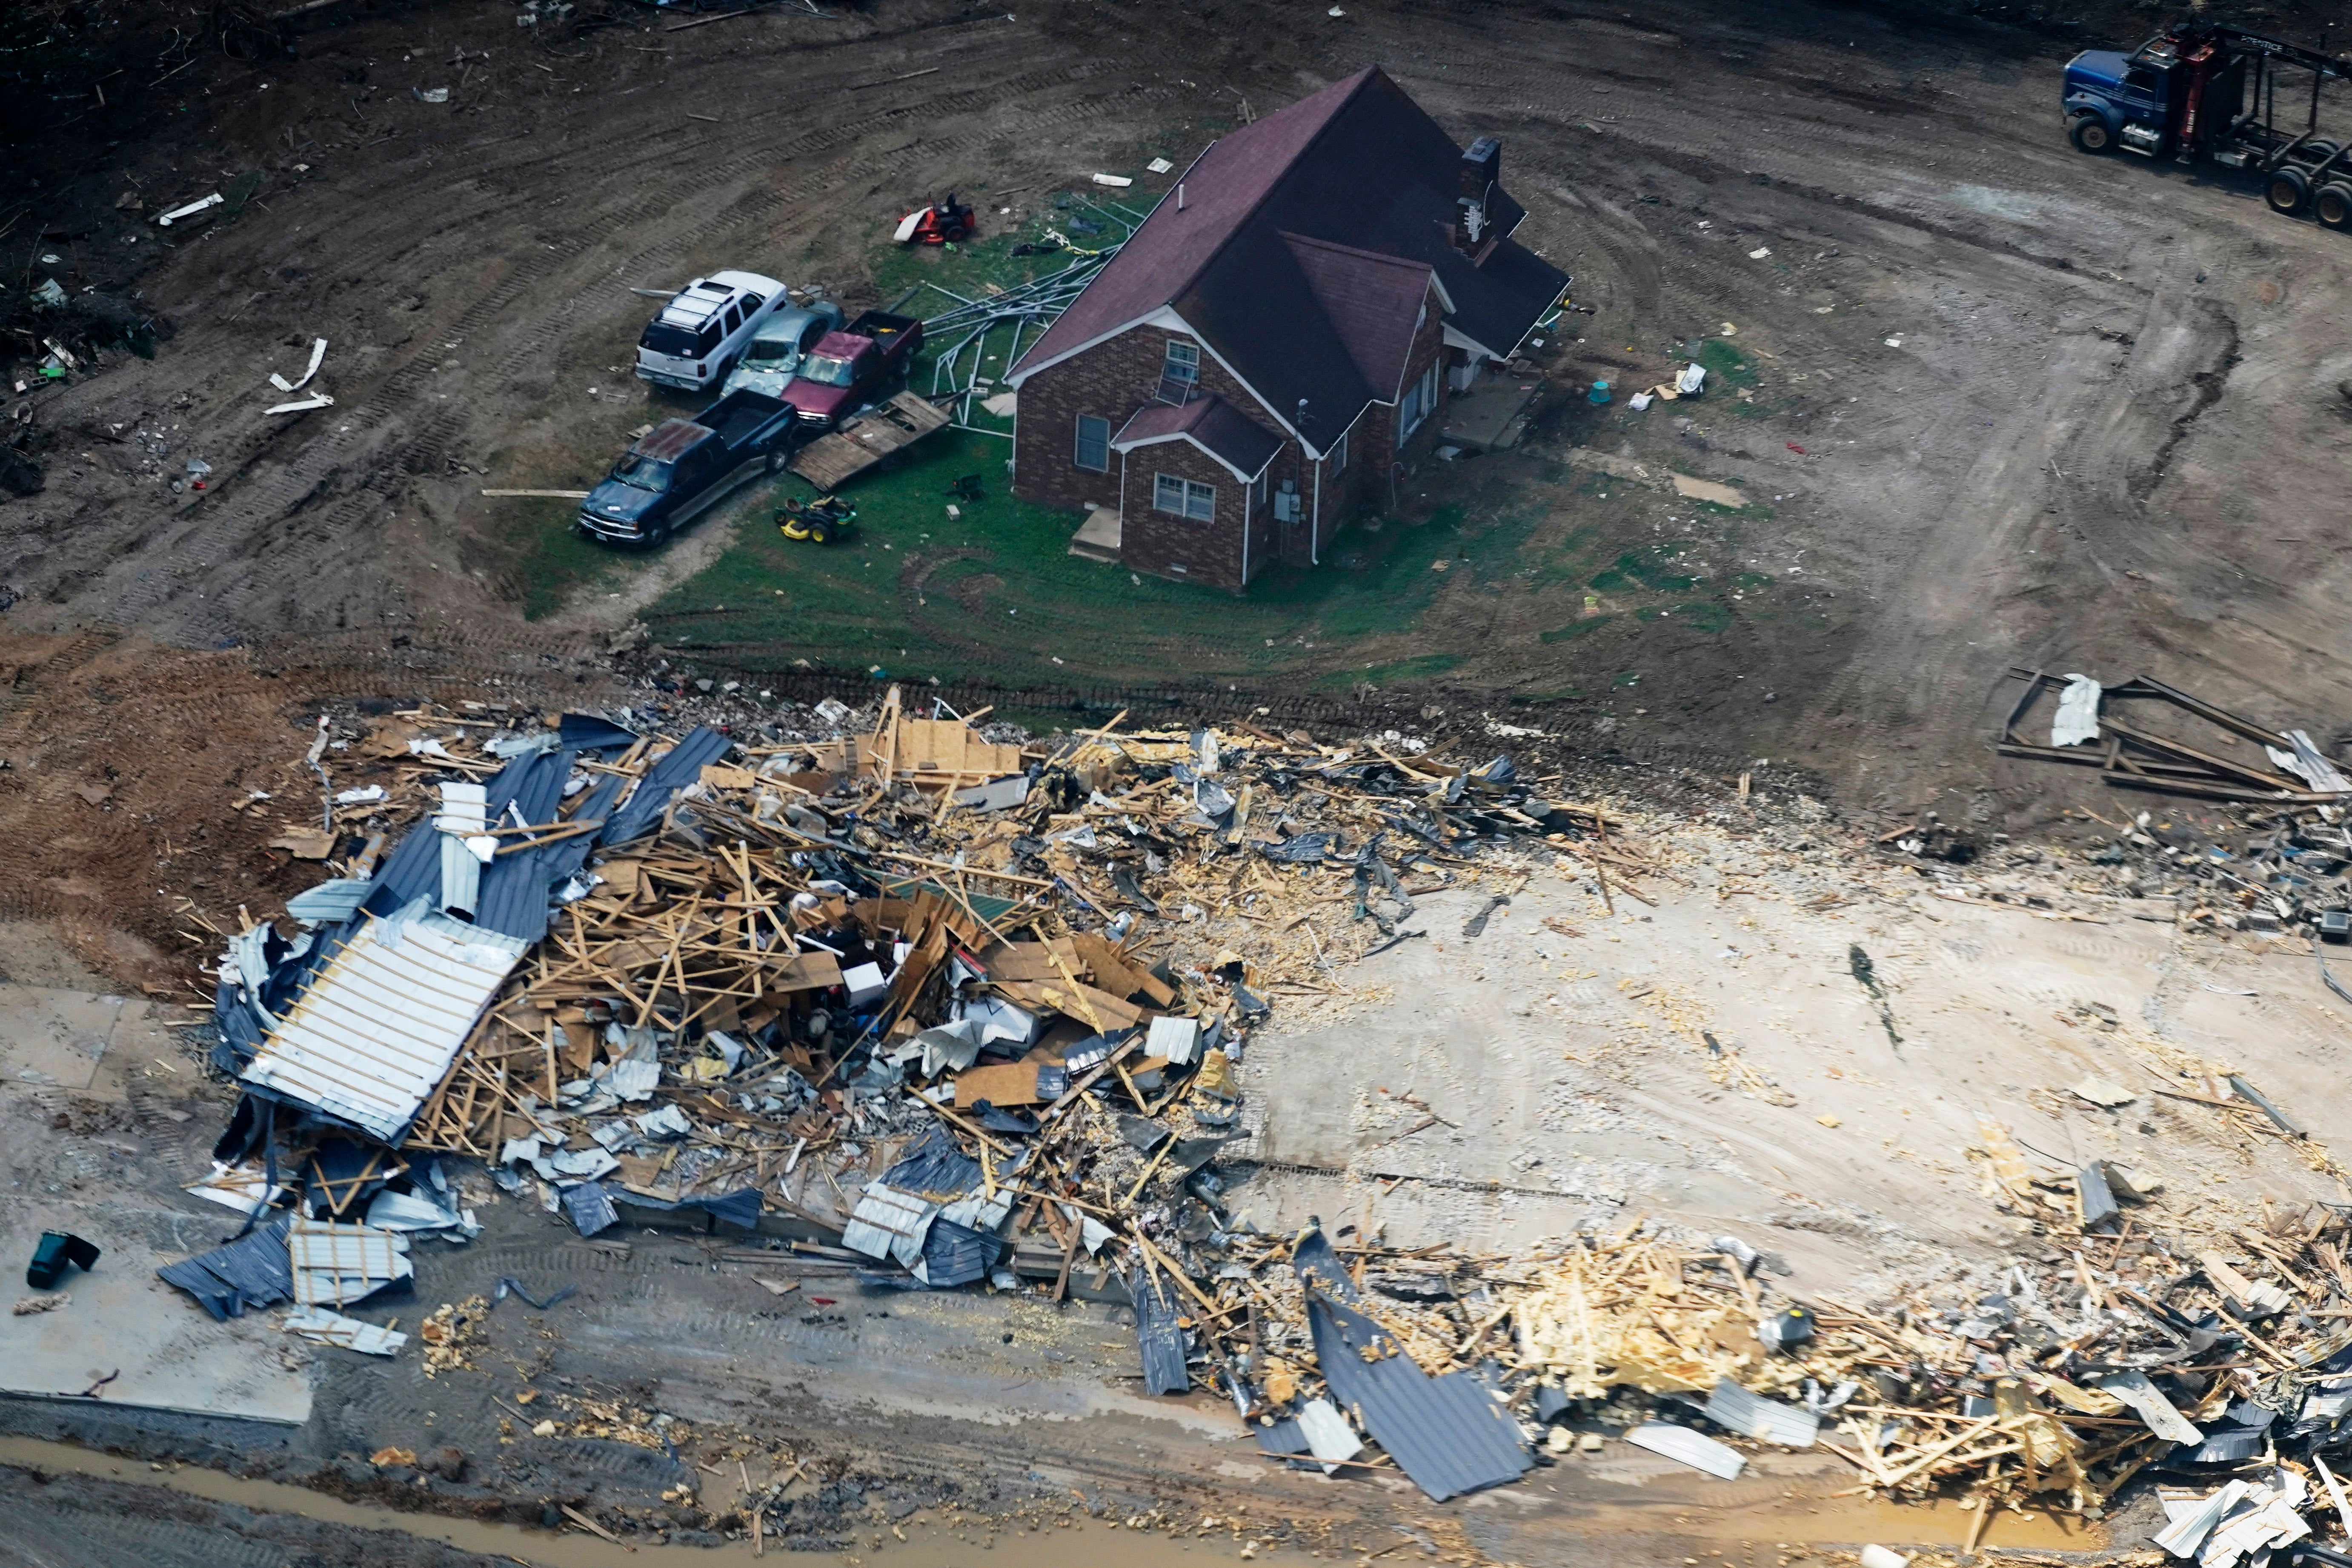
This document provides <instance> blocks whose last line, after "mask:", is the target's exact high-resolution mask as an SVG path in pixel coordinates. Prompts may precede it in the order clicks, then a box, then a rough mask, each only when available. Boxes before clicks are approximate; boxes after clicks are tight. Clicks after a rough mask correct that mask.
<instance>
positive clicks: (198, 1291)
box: [155, 1217, 294, 1320]
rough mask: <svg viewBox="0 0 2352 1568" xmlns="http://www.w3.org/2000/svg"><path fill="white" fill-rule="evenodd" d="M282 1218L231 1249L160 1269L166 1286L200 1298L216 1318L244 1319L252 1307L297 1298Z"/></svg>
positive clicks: (285, 1224) (203, 1254)
mask: <svg viewBox="0 0 2352 1568" xmlns="http://www.w3.org/2000/svg"><path fill="white" fill-rule="evenodd" d="M288 1223H289V1222H288V1221H287V1220H286V1219H284V1218H282V1217H281V1218H279V1219H277V1220H275V1221H272V1222H271V1223H270V1224H268V1225H267V1226H262V1227H261V1228H260V1229H258V1230H256V1231H254V1232H253V1233H252V1234H250V1235H248V1236H247V1237H244V1238H243V1239H241V1240H238V1241H232V1242H230V1243H229V1244H228V1245H227V1246H226V1247H215V1248H213V1250H211V1251H210V1252H204V1253H199V1254H197V1255H196V1256H195V1257H194V1258H183V1259H182V1260H181V1261H179V1262H177V1263H167V1264H165V1265H164V1266H163V1268H158V1269H157V1270H155V1272H156V1274H157V1275H158V1276H160V1277H161V1278H162V1279H163V1282H164V1283H165V1284H166V1285H176V1286H178V1287H179V1288H180V1289H183V1290H185V1291H186V1292H187V1293H188V1294H189V1295H191V1296H194V1298H195V1299H196V1300H197V1302H198V1303H199V1304H201V1305H202V1306H203V1308H204V1310H205V1311H207V1312H210V1313H211V1314H212V1315H213V1316H214V1317H215V1318H218V1319H222V1320H226V1319H229V1318H237V1317H243V1316H244V1315H245V1310H246V1309H247V1308H248V1307H268V1306H274V1305H276V1304H277V1303H278V1302H279V1301H283V1300H289V1298H291V1297H292V1296H293V1294H294V1266H293V1264H292V1262H291V1261H290V1260H289V1258H288V1256H287V1251H286V1227H287V1225H288Z"/></svg>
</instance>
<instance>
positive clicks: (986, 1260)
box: [915, 1215, 1004, 1290]
mask: <svg viewBox="0 0 2352 1568" xmlns="http://www.w3.org/2000/svg"><path fill="white" fill-rule="evenodd" d="M1003 1256H1004V1242H1003V1240H1002V1239H1000V1238H999V1237H993V1236H991V1235H989V1234H988V1233H987V1232H986V1231H982V1230H974V1229H972V1227H971V1226H968V1225H958V1224H957V1223H956V1222H955V1221H953V1220H951V1219H949V1218H948V1217H947V1216H946V1215H933V1216H932V1219H931V1228H930V1229H929V1231H928V1232H926V1233H925V1234H924V1237H923V1261H922V1264H921V1266H920V1267H919V1268H917V1269H916V1270H915V1273H916V1275H917V1277H918V1278H919V1279H921V1280H922V1281H923V1283H924V1284H926V1285H929V1287H931V1288H932V1289H935V1290H949V1289H954V1288H955V1287H956V1286H958V1285H969V1284H971V1282H972V1281H973V1280H975V1279H986V1278H987V1277H988V1271H989V1270H990V1269H992V1268H995V1267H996V1260H997V1259H998V1258H1003Z"/></svg>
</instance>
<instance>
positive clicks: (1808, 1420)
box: [1705, 1378, 1822, 1448]
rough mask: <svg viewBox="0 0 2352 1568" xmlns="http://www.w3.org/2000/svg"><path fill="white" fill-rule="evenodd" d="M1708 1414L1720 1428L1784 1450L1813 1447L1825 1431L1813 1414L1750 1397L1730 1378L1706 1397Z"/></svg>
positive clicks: (1753, 1395) (1716, 1386)
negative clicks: (1775, 1445) (1775, 1444)
mask: <svg viewBox="0 0 2352 1568" xmlns="http://www.w3.org/2000/svg"><path fill="white" fill-rule="evenodd" d="M1705 1414H1706V1418H1707V1419H1708V1420H1710V1421H1712V1422H1714V1423H1715V1424H1716V1425H1717V1426H1723V1427H1727V1428H1729V1429H1730V1430H1731V1431H1734V1432H1737V1433H1738V1434H1739V1435H1740V1436H1743V1437H1753V1438H1755V1439H1756V1440H1757V1441H1758V1442H1759V1443H1778V1444H1780V1446H1781V1447H1784V1448H1810V1447H1812V1446H1813V1439H1814V1438H1815V1437H1817V1436H1820V1435H1821V1430H1822V1418H1821V1417H1820V1416H1818V1415H1814V1414H1813V1413H1812V1412H1811V1411H1810V1410H1807V1409H1804V1408H1802V1407H1801V1406H1799V1405H1784V1404H1782V1403H1781V1402H1780V1400H1777V1399H1767V1398H1765V1397H1764V1396H1763V1395H1762V1394H1750V1393H1749V1392H1748V1390H1746V1389H1744V1388H1742V1387H1740V1386H1739V1385H1738V1384H1736V1383H1734V1382H1732V1381H1731V1379H1729V1378H1724V1379H1722V1380H1720V1381H1719V1382H1717V1384H1716V1385H1715V1390H1714V1392H1713V1393H1711V1394H1708V1395H1707V1396H1706V1406H1705Z"/></svg>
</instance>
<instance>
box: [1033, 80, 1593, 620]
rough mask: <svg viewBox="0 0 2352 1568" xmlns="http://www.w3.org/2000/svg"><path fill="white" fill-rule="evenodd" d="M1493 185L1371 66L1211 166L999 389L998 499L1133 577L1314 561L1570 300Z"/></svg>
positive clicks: (1208, 579) (1472, 158)
mask: <svg viewBox="0 0 2352 1568" xmlns="http://www.w3.org/2000/svg"><path fill="white" fill-rule="evenodd" d="M1501 173H1502V147H1501V144H1500V143H1499V142H1496V141H1495V140H1494V139H1492V138H1491V137H1490V138H1484V139H1481V140H1480V141H1478V142H1475V143H1473V144H1472V146H1471V147H1470V149H1469V150H1468V151H1467V152H1466V153H1465V151H1463V150H1462V149H1461V148H1460V147H1458V146H1456V145H1455V144H1454V140H1453V138H1452V137H1450V136H1448V135H1447V134H1446V133H1445V132H1444V131H1443V130H1442V129H1440V128H1439V126H1438V124H1437V122H1436V121H1433V120H1432V119H1430V117H1429V116H1428V115H1427V114H1426V113H1424V112H1423V110H1422V109H1421V107H1420V106H1419V105H1418V104H1416V103H1414V102H1413V101H1412V99H1410V98H1408V97H1406V96H1405V94H1404V91H1403V89H1401V88H1399V87H1398V86H1397V85H1396V84H1395V83H1394V82H1392V81H1391V80H1390V79H1388V77H1387V76H1385V75H1384V74H1382V72H1381V69H1380V68H1379V67H1377V66H1371V67H1367V68H1365V69H1363V70H1361V71H1360V72H1358V73H1357V74H1356V75H1354V76H1351V77H1349V78H1348V79H1346V80H1345V81H1341V82H1338V83H1336V84H1334V85H1333V86H1331V87H1328V88H1326V89H1323V90H1322V91H1320V92H1318V93H1316V94H1314V95H1313V96H1312V97H1309V98H1306V99H1302V100H1300V101H1298V102H1297V103H1294V104H1292V105H1290V106H1289V107H1288V108H1286V109H1284V110H1280V111H1278V112H1276V113H1274V114H1269V115H1267V116H1266V117H1265V119H1263V120H1260V121H1256V122H1255V123H1253V124H1251V125H1247V126H1244V128H1242V129H1241V130H1239V131H1236V132H1234V133H1233V134H1232V135H1230V136H1226V137H1224V138H1223V139H1222V140H1220V141H1218V142H1213V143H1211V144H1210V146H1209V147H1208V148H1207V149H1206V150H1205V151H1203V152H1202V153H1201V155H1200V157H1199V158H1197V159H1195V160H1194V161H1193V163H1192V167H1190V168H1188V169H1186V170H1185V171H1184V173H1183V174H1182V175H1181V176H1180V177H1179V179H1178V180H1177V182H1176V184H1175V187H1174V188H1173V189H1172V190H1171V191H1170V192H1169V193H1168V194H1167V195H1165V196H1164V197H1162V198H1161V200H1160V205H1158V206H1157V207H1155V208H1154V209H1153V210H1152V213H1151V216H1150V217H1148V218H1147V219H1145V220H1144V222H1143V224H1142V226H1140V227H1139V228H1138V229H1137V230H1136V232H1135V234H1134V236H1133V237H1131V238H1129V240H1128V242H1127V243H1126V245H1125V246H1123V247H1121V248H1120V250H1119V252H1118V255H1117V256H1115V257H1113V258H1111V260H1110V262H1109V264H1108V266H1106V267H1105V268H1103V270H1102V271H1101V272H1100V273H1099V274H1098V275H1097V277H1096V278H1095V279H1094V281H1093V282H1092V283H1090V284H1089V285H1087V289H1086V290H1085V291H1084V292H1083V293H1081V294H1080V295H1079V296H1078V298H1077V299H1076V300H1075V301H1074V302H1073V303H1072V304H1071V306H1070V308H1069V309H1068V310H1066V311H1064V312H1063V313H1062V315H1061V317H1060V318H1059V319H1058V320H1057V321H1055V322H1054V324H1053V326H1052V327H1050V328H1049V329H1048V330H1047V331H1046V332H1045V335H1044V336H1043V337H1041V338H1039V339H1038V340H1037V342H1035V343H1034V344H1032V345H1031V346H1030V348H1029V350H1028V352H1027V353H1024V354H1023V355H1022V356H1021V359H1020V361H1019V363H1016V364H1015V365H1014V366H1013V370H1012V373H1011V374H1010V376H1009V377H1008V379H1009V380H1010V381H1011V383H1012V384H1013V386H1014V387H1016V388H1017V389H1018V390H1019V398H1018V401H1017V403H1016V405H1015V413H1014V433H1013V492H1014V493H1015V494H1016V495H1019V496H1021V497H1022V498H1024V500H1034V501H1039V502H1043V503H1045V504H1046V505H1049V506H1059V507H1068V508H1073V509H1089V508H1091V509H1095V510H1094V512H1093V516H1092V517H1091V518H1090V519H1089V521H1088V525H1087V528H1086V529H1084V530H1082V531H1080V533H1079V536H1078V540H1077V541H1076V542H1075V543H1074V548H1077V549H1080V550H1081V551H1082V552H1086V553H1092V554H1098V555H1101V556H1102V557H1103V558H1105V559H1110V560H1117V561H1118V562H1119V563H1121V564H1123V565H1126V566H1128V567H1130V568H1132V569H1134V570H1136V571H1139V572H1150V573H1153V574H1157V575H1160V576H1163V577H1171V578H1176V579H1179V580H1181V581H1185V582H1193V583H1210V584H1216V585H1217V586H1219V587H1223V588H1228V589H1231V590H1233V591H1234V592H1236V593H1238V592H1240V591H1241V590H1243V589H1244V588H1245V587H1246V586H1247V585H1248V584H1249V582H1250V580H1251V579H1252V578H1253V577H1255V576H1256V575H1257V574H1259V573H1260V572H1262V571H1264V570H1265V567H1266V566H1267V565H1268V564H1269V563H1273V562H1276V561H1286V562H1290V563H1295V564H1297V565H1302V566H1306V565H1314V564H1318V563H1320V561H1321V560H1322V557H1323V555H1324V552H1326V550H1327V549H1328V547H1329V544H1330V542H1331V538H1332V536H1333V535H1334V534H1335V533H1336V532H1338V531H1339V528H1340V526H1341V525H1342V524H1343V523H1344V522H1345V521H1347V520H1348V518H1349V515H1350V514H1351V513H1353V512H1354V511H1355V510H1357V509H1359V508H1360V507H1365V506H1374V507H1377V506H1381V505H1386V504H1391V503H1392V501H1393V499H1394V498H1393V490H1392V487H1393V484H1394V480H1395V476H1396V474H1397V473H1398V472H1399V471H1400V470H1401V469H1402V466H1403V463H1404V462H1405V461H1406V460H1407V459H1408V458H1409V457H1410V456H1411V455H1412V453H1413V452H1414V450H1415V449H1416V444H1417V443H1425V442H1426V441H1428V440H1429V439H1431V438H1432V437H1433V434H1434V430H1435V426H1434V424H1433V422H1432V421H1431V420H1430V417H1429V416H1430V415H1431V414H1432V413H1433V411H1434V410H1435V408H1436V407H1437V405H1438V404H1439V401H1440V400H1441V399H1442V398H1444V396H1445V395H1446V394H1447V391H1448V389H1449V388H1451V389H1454V390H1459V389H1461V388H1464V387H1466V386H1468V385H1469V384H1471V382H1472V380H1473V379H1474V378H1475V376H1476V375H1477V374H1478V371H1479V368H1480V367H1481V366H1482V365H1484V364H1486V363H1488V362H1492V361H1499V360H1503V359H1507V358H1508V357H1509V356H1510V355H1511V353H1513V352H1514V351H1516V350H1517V348H1518V346H1519V344H1520V342H1521V341H1522V340H1523V339H1524V338H1525V337H1526V336H1527V334H1528V331H1529V330H1530V329H1532V328H1533V327H1534V325H1535V323H1536V322H1537V321H1538V320H1539V319H1541V318H1542V316H1543V315H1544V314H1545V313H1546V312H1547V311H1548V310H1550V308H1551V306H1552V305H1553V304H1554V303H1555V302H1556V301H1557V300H1559V296H1560V293H1561V291H1562V290H1563V289H1565V288H1566V287H1567V284H1568V278H1567V275H1566V274H1564V273H1562V272H1561V271H1560V270H1559V268H1555V267H1553V266H1551V265H1550V264H1549V263H1548V262H1546V261H1544V260H1543V259H1542V258H1540V257H1538V256H1537V255H1535V254H1534V253H1533V252H1532V251H1529V250H1528V249H1527V248H1526V247H1523V246H1521V245H1518V244H1517V243H1516V242H1515V241H1513V240H1512V238H1511V237H1510V236H1511V231H1512V230H1513V229H1515V228H1516V227H1517V226H1518V223H1519V220H1520V219H1521V218H1522V217H1523V216H1525V213H1524V210H1523V209H1522V208H1521V207H1520V206H1519V205H1518V204H1517V202H1515V201H1513V200H1512V199H1511V198H1510V197H1509V196H1508V195H1506V194H1505V193H1504V191H1503V188H1502V185H1501V184H1500V179H1501ZM1114 520H1115V521H1114Z"/></svg>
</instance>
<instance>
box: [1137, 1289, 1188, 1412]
mask: <svg viewBox="0 0 2352 1568" xmlns="http://www.w3.org/2000/svg"><path fill="white" fill-rule="evenodd" d="M1127 1292H1128V1294H1129V1296H1131V1297H1133V1298H1134V1300H1135V1345H1136V1349H1137V1350H1139V1351H1140V1352H1142V1354H1143V1392H1144V1393H1146V1394H1181V1393H1183V1392H1184V1391H1185V1390H1186V1389H1188V1388H1190V1387H1192V1374H1191V1373H1188V1372H1186V1371H1185V1370H1184V1326H1183V1325H1182V1324H1181V1323H1179V1322H1178V1321H1176V1319H1177V1316H1178V1302H1177V1299H1176V1288H1175V1287H1174V1286H1172V1285H1171V1284H1169V1283H1168V1282H1167V1281H1166V1280H1165V1279H1160V1278H1159V1276H1158V1275H1157V1274H1155V1273H1154V1272H1153V1271H1152V1270H1150V1269H1149V1268H1144V1267H1143V1266H1142V1265H1140V1264H1139V1265H1137V1266H1136V1268H1135V1271H1134V1272H1133V1273H1131V1274H1129V1276H1128V1277H1127Z"/></svg>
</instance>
